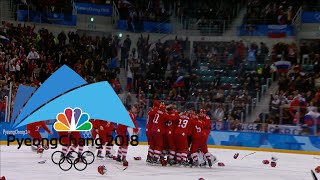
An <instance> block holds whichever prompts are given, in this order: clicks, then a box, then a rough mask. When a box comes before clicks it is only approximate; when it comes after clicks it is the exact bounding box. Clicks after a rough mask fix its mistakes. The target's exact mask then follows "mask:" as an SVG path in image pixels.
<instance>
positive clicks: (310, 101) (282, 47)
mask: <svg viewBox="0 0 320 180" xmlns="http://www.w3.org/2000/svg"><path fill="white" fill-rule="evenodd" d="M0 35H2V36H5V37H7V38H8V39H9V40H10V41H8V42H1V43H0V82H1V83H0V87H1V92H0V93H1V94H0V95H1V103H0V110H1V112H2V115H3V111H4V108H5V105H4V103H5V101H4V97H5V96H7V95H8V90H9V84H10V82H13V84H14V90H13V91H14V92H15V90H16V88H17V85H18V84H25V85H30V86H34V87H39V85H41V83H43V82H44V81H45V80H46V79H47V78H48V77H49V76H50V75H51V74H52V73H53V72H54V71H55V70H56V69H57V68H59V67H60V66H61V65H63V64H66V65H68V66H69V67H71V68H73V69H74V70H75V71H76V72H77V73H79V74H80V75H81V76H82V77H83V78H84V79H85V80H87V81H88V82H89V83H93V82H97V81H102V80H107V81H109V82H110V84H111V85H112V86H113V88H114V90H115V91H116V93H117V94H121V91H122V89H121V85H120V82H119V80H118V78H117V77H118V73H119V67H118V65H117V58H118V54H121V59H120V67H122V68H125V69H126V70H127V78H128V82H127V90H128V91H129V93H128V94H126V95H124V96H125V97H121V98H122V100H124V102H125V103H126V104H131V103H133V99H134V98H132V96H133V95H134V94H136V99H138V106H139V116H141V117H142V116H144V115H146V109H148V107H150V106H151V105H152V102H153V100H160V101H164V102H166V103H167V104H169V103H173V104H176V105H178V107H180V108H181V109H180V110H186V109H190V108H192V109H195V110H199V109H200V108H205V109H207V110H208V115H210V117H211V119H212V120H213V121H214V122H216V123H217V122H220V123H227V126H228V128H229V130H233V131H239V130H241V123H242V122H244V121H245V119H246V116H247V115H248V112H249V113H250V112H251V110H252V107H254V106H255V105H256V103H257V101H255V100H254V99H256V98H258V97H259V96H262V89H261V87H262V86H264V85H265V84H266V83H267V79H268V78H271V74H272V73H273V71H274V70H273V69H272V66H271V62H272V61H278V60H283V59H284V58H285V59H288V60H290V61H291V62H292V64H293V68H292V69H291V70H290V71H289V72H288V73H284V74H280V75H279V90H278V91H277V93H276V94H274V95H272V96H271V102H270V113H269V114H267V115H266V116H265V119H264V120H262V118H261V117H260V119H258V120H257V122H262V121H263V122H268V123H272V124H291V125H292V124H294V125H296V124H304V123H305V116H306V114H307V113H309V111H311V110H310V109H312V111H317V108H316V110H314V108H310V107H320V95H319V89H320V74H319V73H318V70H316V69H317V68H316V67H317V64H318V63H319V62H318V60H315V59H317V58H316V57H317V54H315V53H318V52H317V49H316V47H317V46H318V44H317V42H313V43H302V44H301V46H305V48H304V49H303V48H301V52H304V53H309V54H308V55H309V59H313V57H315V58H314V59H313V60H312V61H310V62H311V65H310V67H312V68H313V67H314V69H308V68H306V66H303V65H300V66H299V63H296V64H297V65H296V64H295V62H297V60H296V59H297V57H298V51H297V48H296V45H295V44H284V43H279V44H276V45H275V46H274V48H273V49H272V51H271V62H269V61H267V59H268V58H267V57H268V54H269V49H268V47H267V46H266V45H265V44H264V43H248V42H243V41H231V42H194V44H193V47H190V42H189V40H188V39H179V38H178V37H176V38H175V39H174V40H167V41H165V42H162V41H161V40H158V41H156V42H150V38H149V36H143V35H142V34H141V36H140V38H139V39H138V41H137V42H132V41H131V39H130V36H129V35H128V36H126V38H124V39H123V43H122V44H121V43H120V39H119V37H117V36H112V35H110V36H107V37H91V36H86V35H81V34H79V33H77V32H68V33H65V32H63V31H62V32H61V33H60V34H58V35H57V36H54V35H53V34H52V33H51V32H49V30H47V29H40V30H39V31H38V32H35V26H33V27H30V26H24V25H21V24H19V25H18V26H13V24H10V23H5V24H3V26H2V27H1V31H0ZM133 43H136V48H132V47H131V46H133V45H132V44H133ZM120 44H121V45H120ZM190 48H193V53H192V56H191V57H192V58H191V59H189V57H190V56H187V55H186V54H188V52H189V50H190ZM290 49H291V50H290ZM291 51H293V52H294V53H292V52H291ZM118 52H119V53H118ZM279 54H280V55H281V56H279ZM312 54H315V55H314V56H312ZM313 64H315V65H313ZM13 98H14V94H13ZM307 125H310V124H307ZM311 125H312V124H311ZM304 133H306V134H307V131H305V132H304ZM310 133H312V132H310Z"/></svg>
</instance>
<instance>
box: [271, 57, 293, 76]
mask: <svg viewBox="0 0 320 180" xmlns="http://www.w3.org/2000/svg"><path fill="white" fill-rule="evenodd" d="M274 64H275V65H276V67H277V70H278V72H280V73H287V72H288V71H289V69H290V67H291V62H289V61H283V60H281V61H277V62H275V63H274Z"/></svg>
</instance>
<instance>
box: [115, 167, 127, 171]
mask: <svg viewBox="0 0 320 180" xmlns="http://www.w3.org/2000/svg"><path fill="white" fill-rule="evenodd" d="M116 168H117V169H120V170H122V171H124V170H126V169H127V168H128V166H127V167H124V168H120V167H118V166H116Z"/></svg>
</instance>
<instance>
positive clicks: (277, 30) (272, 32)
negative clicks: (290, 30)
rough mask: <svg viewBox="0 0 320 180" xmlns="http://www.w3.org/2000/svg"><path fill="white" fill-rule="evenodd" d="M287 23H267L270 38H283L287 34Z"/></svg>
mask: <svg viewBox="0 0 320 180" xmlns="http://www.w3.org/2000/svg"><path fill="white" fill-rule="evenodd" d="M287 27H288V26H287V25H268V36H269V37H270V38H283V37H286V36H287Z"/></svg>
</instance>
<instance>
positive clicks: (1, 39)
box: [0, 35, 10, 43]
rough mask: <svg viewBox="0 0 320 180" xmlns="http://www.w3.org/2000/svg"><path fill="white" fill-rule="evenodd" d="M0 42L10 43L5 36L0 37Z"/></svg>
mask: <svg viewBox="0 0 320 180" xmlns="http://www.w3.org/2000/svg"><path fill="white" fill-rule="evenodd" d="M0 42H1V43H8V42H10V39H9V38H7V37H5V36H2V35H0Z"/></svg>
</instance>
